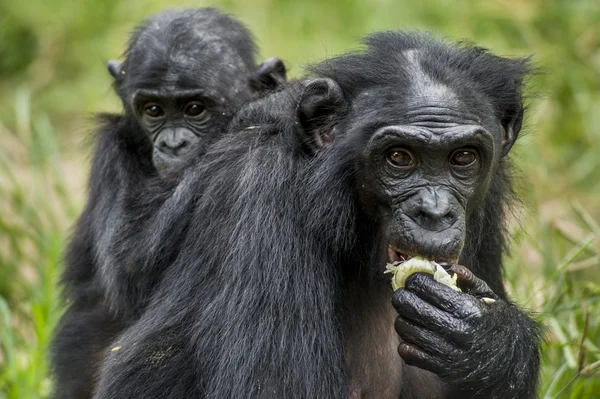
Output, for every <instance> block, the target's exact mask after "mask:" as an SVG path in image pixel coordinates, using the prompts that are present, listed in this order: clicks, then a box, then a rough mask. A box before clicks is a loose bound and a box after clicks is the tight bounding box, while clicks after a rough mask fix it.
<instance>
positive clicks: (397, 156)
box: [387, 148, 415, 168]
mask: <svg viewBox="0 0 600 399" xmlns="http://www.w3.org/2000/svg"><path fill="white" fill-rule="evenodd" d="M387 160H388V162H389V163H391V164H392V165H393V166H395V167H398V168H410V167H412V166H413V165H414V164H415V162H414V160H413V157H412V155H410V152H408V151H407V150H405V149H403V148H392V149H391V150H390V151H388V153H387Z"/></svg>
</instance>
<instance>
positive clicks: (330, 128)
mask: <svg viewBox="0 0 600 399" xmlns="http://www.w3.org/2000/svg"><path fill="white" fill-rule="evenodd" d="M345 109H346V99H345V98H344V93H343V92H342V89H341V88H340V86H339V85H338V84H337V83H336V82H335V81H334V80H333V79H329V78H321V79H314V80H311V81H309V82H308V83H307V84H306V86H305V88H304V92H303V93H302V96H301V97H300V102H299V104H298V109H297V117H298V122H299V124H300V128H301V132H300V140H301V144H302V147H303V148H304V149H305V150H307V152H308V153H315V152H317V151H318V150H319V149H321V148H324V147H327V146H328V145H330V144H331V143H332V142H333V139H334V138H335V133H336V129H337V127H336V122H337V120H338V118H339V116H340V115H341V114H342V113H343V112H344V111H345Z"/></svg>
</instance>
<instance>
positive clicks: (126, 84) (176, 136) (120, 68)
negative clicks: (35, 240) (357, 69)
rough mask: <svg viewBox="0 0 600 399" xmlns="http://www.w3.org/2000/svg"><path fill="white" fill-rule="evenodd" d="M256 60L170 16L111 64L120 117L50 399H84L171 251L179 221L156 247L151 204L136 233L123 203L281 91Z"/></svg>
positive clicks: (236, 44) (74, 252)
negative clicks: (256, 100) (258, 100)
mask: <svg viewBox="0 0 600 399" xmlns="http://www.w3.org/2000/svg"><path fill="white" fill-rule="evenodd" d="M256 52H257V49H256V45H255V44H254V42H253V39H252V35H251V33H250V32H249V31H248V30H247V29H246V28H245V27H244V26H243V25H242V24H241V23H240V22H239V21H237V20H236V19H235V18H233V17H231V16H228V15H225V14H222V13H220V12H219V11H217V10H215V9H210V8H206V9H187V10H167V11H164V12H161V13H159V14H157V15H156V16H153V17H151V18H150V19H148V20H147V21H146V22H145V23H144V24H142V25H141V26H140V27H139V28H138V29H137V30H136V31H135V33H134V34H133V37H132V39H131V41H130V44H129V47H128V49H127V51H126V52H125V60H124V62H123V63H119V62H117V61H110V62H109V63H108V70H109V72H110V73H111V75H112V76H113V77H114V86H115V89H116V90H117V92H118V94H119V96H120V97H121V99H122V100H123V105H124V113H123V114H122V115H101V116H100V117H99V123H98V126H97V142H96V146H95V148H94V157H93V163H92V170H91V174H90V181H89V198H88V202H87V204H86V208H85V209H84V211H83V213H82V214H81V216H80V218H79V220H78V222H77V225H76V227H75V230H74V232H73V235H72V239H71V242H70V244H69V247H68V248H67V251H66V255H65V258H66V269H65V272H64V275H63V279H62V282H63V286H64V297H65V299H66V300H67V301H68V303H69V307H68V309H67V311H66V313H65V315H64V316H63V318H62V320H61V323H60V325H59V327H58V329H57V333H56V336H55V339H54V342H53V347H52V367H53V372H54V377H55V386H56V390H55V397H57V398H61V399H64V398H78V399H80V398H84V399H85V398H90V397H91V395H92V392H93V391H94V389H95V380H96V375H97V370H98V369H99V367H100V365H101V363H102V361H103V359H104V357H105V356H106V353H107V351H108V350H109V348H110V343H111V342H112V341H113V340H114V338H115V337H116V336H118V335H119V334H120V333H121V331H122V330H123V329H124V328H125V327H126V326H128V325H129V324H131V323H132V322H134V321H135V320H137V317H138V315H139V314H140V311H141V310H142V309H144V307H145V304H146V301H147V299H148V298H149V297H150V296H151V295H152V292H153V287H154V284H156V283H158V281H160V278H161V276H162V273H163V271H164V269H165V268H166V267H167V266H168V265H169V264H170V262H171V259H174V258H175V257H176V256H177V253H178V251H179V244H178V242H179V239H180V236H181V234H183V232H184V231H185V227H182V226H183V224H185V219H186V218H187V215H185V214H182V219H181V220H179V219H178V220H177V221H176V226H177V228H176V229H174V230H173V231H171V230H168V229H167V230H168V233H167V234H166V235H165V237H163V238H162V239H159V241H160V245H159V246H152V245H153V244H154V243H155V241H153V240H151V239H149V237H150V236H153V237H157V236H156V235H153V231H154V230H155V227H154V225H153V223H155V224H156V225H159V226H162V227H166V225H167V224H166V223H164V222H163V221H162V219H161V217H162V216H161V213H160V212H159V211H160V210H159V209H155V208H152V207H151V206H146V205H147V204H143V205H142V206H143V207H144V209H145V210H146V212H155V213H153V216H155V217H154V218H152V217H149V218H146V219H145V220H144V222H145V223H146V224H144V225H143V227H140V225H138V224H135V223H133V222H132V221H131V219H136V218H138V216H137V215H138V212H137V211H136V210H135V209H131V206H130V203H131V198H145V194H144V193H145V192H146V190H147V189H148V188H150V187H154V186H155V185H156V184H157V182H161V183H164V189H165V193H168V192H169V187H170V186H169V185H168V184H167V181H168V182H176V181H178V179H181V178H182V176H181V174H179V173H177V171H179V170H181V168H182V165H184V163H185V160H186V158H189V157H191V156H201V155H202V154H203V152H204V149H205V148H206V147H207V146H208V145H209V144H210V142H211V141H213V140H215V139H217V138H218V136H219V135H220V134H221V132H222V126H224V125H226V124H227V123H228V121H229V119H230V118H231V117H232V115H233V114H234V112H235V109H236V108H237V107H238V106H239V105H241V104H243V103H244V102H247V101H249V100H251V99H252V98H253V97H255V96H258V95H260V94H261V93H262V92H263V91H268V90H269V89H272V88H275V87H276V86H277V85H279V84H280V83H282V82H283V81H285V67H284V65H283V63H282V62H281V61H280V60H279V59H277V58H271V59H269V60H267V61H266V62H264V63H263V64H261V65H257V64H256V62H255V54H256ZM167 177H168V178H167ZM173 184H174V183H173ZM161 187H162V186H161ZM167 205H168V206H176V207H185V206H186V204H184V203H181V202H180V203H177V204H176V205H169V203H168V204H167ZM168 206H167V208H168ZM126 210H127V211H128V212H129V213H127V215H131V216H132V217H131V218H127V217H125V216H124V215H125V214H126ZM138 219H139V218H138ZM137 221H138V222H139V220H137ZM131 226H134V227H133V228H131ZM124 237H127V241H125V240H124ZM125 242H126V244H125ZM157 253H160V254H161V255H162V257H158V256H156V254H157ZM120 272H123V273H124V275H121V274H120Z"/></svg>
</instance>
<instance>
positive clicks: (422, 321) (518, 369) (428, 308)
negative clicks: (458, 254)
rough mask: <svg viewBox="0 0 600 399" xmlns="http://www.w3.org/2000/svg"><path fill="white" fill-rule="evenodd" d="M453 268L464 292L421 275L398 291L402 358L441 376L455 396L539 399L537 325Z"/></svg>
mask: <svg viewBox="0 0 600 399" xmlns="http://www.w3.org/2000/svg"><path fill="white" fill-rule="evenodd" d="M450 270H451V271H452V272H454V273H456V274H457V275H458V278H457V285H458V286H459V288H461V289H462V291H463V292H457V291H454V290H452V289H451V288H449V287H447V286H445V285H443V284H440V283H438V282H436V281H435V280H433V278H432V277H431V276H430V275H426V274H421V273H417V274H414V275H412V276H410V277H409V278H408V279H407V280H406V286H405V288H404V289H399V290H397V291H396V292H395V293H394V296H393V299H392V304H393V305H394V308H395V309H396V311H397V312H398V314H399V316H398V317H397V318H396V322H395V329H396V332H397V333H398V334H399V335H400V338H402V342H401V343H400V345H399V346H398V353H399V354H400V356H401V357H402V358H403V359H404V361H405V362H406V363H407V364H409V365H413V366H417V367H420V368H422V369H426V370H429V371H431V372H433V373H436V374H438V375H439V376H440V377H441V378H442V379H443V380H444V381H446V382H447V383H448V384H449V391H450V392H449V396H450V397H482V398H483V397H485V398H505V397H506V398H529V397H534V396H535V386H536V382H537V372H536V370H537V366H538V362H539V359H538V357H539V356H538V340H539V331H538V328H537V326H536V324H535V323H534V322H533V321H532V320H530V319H529V318H528V317H527V315H526V314H525V313H523V312H522V311H520V310H519V309H518V308H517V307H516V306H514V305H513V304H511V303H509V302H507V301H505V300H502V299H501V298H499V297H498V296H497V295H496V294H495V293H494V292H492V290H491V289H490V288H489V286H488V285H487V284H486V283H485V282H484V281H483V280H481V279H479V278H477V277H476V276H475V275H473V273H471V271H470V270H469V269H467V268H466V267H464V266H459V265H453V266H452V267H451V269H450ZM483 298H491V299H494V300H495V301H489V300H485V301H484V300H483ZM490 302H491V303H490Z"/></svg>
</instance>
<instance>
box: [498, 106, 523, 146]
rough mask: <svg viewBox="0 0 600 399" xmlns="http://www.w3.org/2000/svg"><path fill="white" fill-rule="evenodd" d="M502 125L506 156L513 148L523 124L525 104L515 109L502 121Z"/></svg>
mask: <svg viewBox="0 0 600 399" xmlns="http://www.w3.org/2000/svg"><path fill="white" fill-rule="evenodd" d="M500 124H501V125H502V156H506V155H507V154H508V152H509V151H510V149H511V148H512V146H513V144H515V141H517V137H518V136H519V131H520V130H521V126H522V124H523V106H522V105H520V106H519V108H517V109H515V110H513V111H512V112H510V113H509V114H507V115H506V116H504V117H503V118H502V120H501V121H500Z"/></svg>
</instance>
